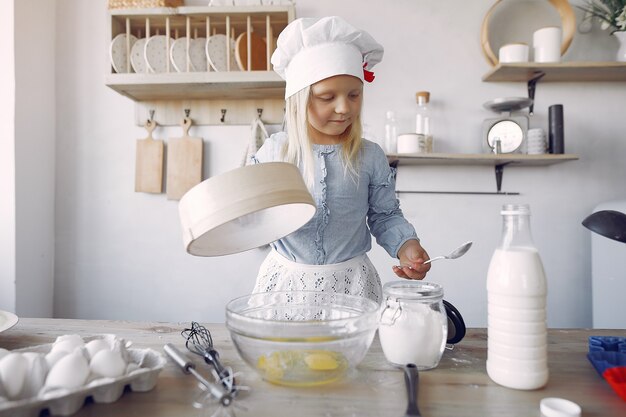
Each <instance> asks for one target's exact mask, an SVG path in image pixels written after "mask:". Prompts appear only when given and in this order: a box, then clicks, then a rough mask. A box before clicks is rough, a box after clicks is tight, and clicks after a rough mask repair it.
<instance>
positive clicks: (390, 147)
mask: <svg viewBox="0 0 626 417" xmlns="http://www.w3.org/2000/svg"><path fill="white" fill-rule="evenodd" d="M386 116H387V117H386V119H385V152H386V153H387V154H395V153H396V152H397V151H398V127H397V125H396V115H395V113H394V112H393V111H391V110H389V111H387V115H386Z"/></svg>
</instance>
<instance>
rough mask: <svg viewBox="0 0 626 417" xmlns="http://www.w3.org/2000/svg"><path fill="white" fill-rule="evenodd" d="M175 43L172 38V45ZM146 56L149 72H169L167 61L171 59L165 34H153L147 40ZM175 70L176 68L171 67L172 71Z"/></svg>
mask: <svg viewBox="0 0 626 417" xmlns="http://www.w3.org/2000/svg"><path fill="white" fill-rule="evenodd" d="M173 43H174V39H172V38H170V45H172V44H173ZM144 57H145V59H146V64H147V65H148V71H149V72H154V73H162V72H167V62H168V60H169V59H170V54H169V51H168V50H167V37H166V36H165V35H156V36H151V37H150V39H148V41H147V42H146V46H145V48H144ZM173 70H174V68H171V67H170V72H173Z"/></svg>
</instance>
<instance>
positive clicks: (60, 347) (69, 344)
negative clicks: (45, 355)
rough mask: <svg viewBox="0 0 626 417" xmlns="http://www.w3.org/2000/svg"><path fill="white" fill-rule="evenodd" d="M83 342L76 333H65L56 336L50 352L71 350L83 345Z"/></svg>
mask: <svg viewBox="0 0 626 417" xmlns="http://www.w3.org/2000/svg"><path fill="white" fill-rule="evenodd" d="M84 345H85V342H84V341H83V339H82V338H81V337H80V336H79V335H77V334H67V335H63V336H59V337H57V339H56V340H55V341H54V344H53V345H52V349H51V352H55V351H65V352H73V351H74V350H75V349H76V348H78V347H81V346H84Z"/></svg>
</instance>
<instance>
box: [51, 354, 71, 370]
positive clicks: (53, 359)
mask: <svg viewBox="0 0 626 417" xmlns="http://www.w3.org/2000/svg"><path fill="white" fill-rule="evenodd" d="M65 355H69V352H66V351H64V350H56V351H50V353H48V354H47V355H46V364H47V365H48V369H52V367H53V366H54V365H55V364H56V363H57V362H58V361H59V359H61V358H62V357H63V356H65Z"/></svg>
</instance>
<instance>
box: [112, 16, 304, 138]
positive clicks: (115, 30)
mask: <svg viewBox="0 0 626 417" xmlns="http://www.w3.org/2000/svg"><path fill="white" fill-rule="evenodd" d="M294 18H295V7H294V5H263V6H210V7H207V6H194V7H178V8H152V9H114V10H109V13H108V16H107V19H108V20H107V38H108V39H111V40H113V39H114V38H115V37H116V36H118V35H121V34H130V35H133V36H135V37H136V38H138V39H142V38H145V37H146V36H154V35H165V36H166V37H168V36H169V37H170V38H172V39H174V38H176V39H180V38H185V37H187V38H188V39H190V38H208V37H209V36H213V35H215V34H219V35H228V37H229V38H232V39H241V37H242V36H244V35H245V34H246V33H248V34H250V33H252V32H254V33H255V34H256V35H258V36H260V37H262V38H263V39H264V40H265V47H264V50H263V53H264V54H265V56H266V61H267V62H266V65H263V66H262V69H263V70H256V69H255V70H253V71H239V70H238V69H239V68H238V67H240V65H239V64H236V63H235V62H234V61H235V60H234V59H231V61H230V62H231V65H230V68H228V70H227V71H215V70H214V69H213V68H211V66H208V67H207V69H206V70H205V71H203V72H191V71H190V72H177V71H176V68H175V66H174V65H173V63H171V62H170V63H169V65H168V66H166V67H165V71H164V72H159V73H148V72H141V73H135V72H133V70H132V69H131V72H126V71H125V70H128V69H130V68H131V63H130V61H126V62H125V65H124V66H123V68H124V70H120V73H117V72H116V70H115V68H114V67H113V65H112V64H111V63H110V62H107V64H106V75H105V84H106V85H107V86H108V87H110V88H111V89H113V90H115V91H116V92H118V93H119V94H121V95H123V96H126V97H128V98H130V99H131V100H133V101H135V102H136V106H135V107H136V112H135V113H136V121H137V124H138V125H140V126H141V125H143V124H144V123H145V120H146V119H147V117H150V118H152V115H154V119H153V120H154V121H155V122H156V123H158V124H159V125H162V126H169V125H178V124H180V119H181V117H182V115H183V114H192V116H191V117H192V118H193V120H194V124H202V125H213V124H219V125H226V124H249V123H250V120H252V119H253V118H254V117H258V116H262V117H263V121H264V122H265V123H270V124H276V123H281V122H282V121H283V116H284V105H285V100H284V95H285V81H284V80H283V79H281V78H280V76H279V75H278V74H276V73H275V72H274V71H271V70H270V68H271V66H270V64H269V61H270V57H271V55H272V53H273V51H274V49H275V47H276V39H277V36H278V35H279V34H280V32H282V31H283V30H284V29H285V27H286V26H287V25H288V24H289V22H291V21H293V20H294ZM248 36H250V35H248ZM225 39H226V38H224V42H226V40H225ZM187 45H188V47H189V43H187ZM170 46H171V42H170ZM126 48H130V49H127V50H126V53H125V54H122V53H121V52H119V51H118V52H119V54H118V55H116V56H118V57H119V56H120V55H121V56H126V57H128V56H131V55H132V54H133V53H134V54H135V55H134V56H135V57H136V56H137V55H136V54H137V52H136V51H135V52H133V51H132V47H131V46H130V42H129V43H127V44H126ZM248 48H249V49H250V47H248ZM160 52H161V53H162V55H163V59H164V60H165V62H169V61H168V59H169V55H170V53H169V50H168V49H167V47H164V49H163V50H162V51H160ZM230 53H231V58H234V57H233V55H232V54H235V53H237V52H236V51H235V50H234V49H233V50H231V52H230ZM246 55H247V56H248V65H245V64H244V66H245V67H246V68H249V67H250V66H251V62H250V56H251V55H252V54H251V51H250V50H248V52H247V54H246ZM219 58H220V57H218V59H219ZM127 59H128V58H127ZM207 59H208V58H207ZM233 65H234V66H235V68H233ZM255 68H259V67H255ZM203 70H204V68H203ZM141 71H144V69H141ZM147 115H150V116H147Z"/></svg>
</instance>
